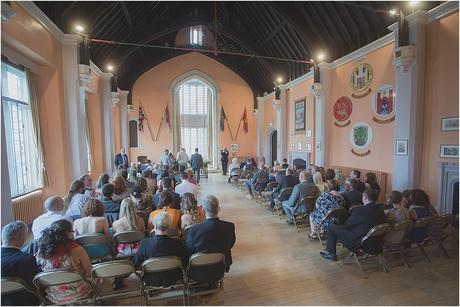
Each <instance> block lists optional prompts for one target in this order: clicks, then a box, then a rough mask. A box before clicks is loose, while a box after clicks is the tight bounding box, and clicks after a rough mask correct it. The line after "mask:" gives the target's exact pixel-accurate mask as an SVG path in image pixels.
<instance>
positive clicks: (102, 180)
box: [96, 174, 110, 199]
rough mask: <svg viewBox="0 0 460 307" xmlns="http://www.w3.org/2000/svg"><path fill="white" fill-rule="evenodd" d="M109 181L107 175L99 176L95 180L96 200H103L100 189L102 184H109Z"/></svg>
mask: <svg viewBox="0 0 460 307" xmlns="http://www.w3.org/2000/svg"><path fill="white" fill-rule="evenodd" d="M109 181H110V177H109V175H107V174H102V175H100V176H99V178H98V179H97V185H96V197H97V198H99V199H102V198H103V195H102V194H103V193H102V187H103V186H104V184H107V183H109Z"/></svg>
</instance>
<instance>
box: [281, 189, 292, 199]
mask: <svg viewBox="0 0 460 307" xmlns="http://www.w3.org/2000/svg"><path fill="white" fill-rule="evenodd" d="M292 190H293V188H284V189H282V190H281V192H280V195H279V196H278V200H279V201H281V200H282V199H286V198H288V197H289V196H291V194H292Z"/></svg>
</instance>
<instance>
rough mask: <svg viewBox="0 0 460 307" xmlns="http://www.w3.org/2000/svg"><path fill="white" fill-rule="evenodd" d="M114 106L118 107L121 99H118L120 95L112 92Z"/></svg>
mask: <svg viewBox="0 0 460 307" xmlns="http://www.w3.org/2000/svg"><path fill="white" fill-rule="evenodd" d="M111 97H112V104H113V106H116V105H117V104H118V103H119V102H120V98H118V93H116V92H112V96H111Z"/></svg>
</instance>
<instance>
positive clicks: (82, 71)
mask: <svg viewBox="0 0 460 307" xmlns="http://www.w3.org/2000/svg"><path fill="white" fill-rule="evenodd" d="M78 75H79V77H80V86H82V87H84V88H85V90H88V86H89V84H90V83H91V80H92V75H91V69H90V67H89V65H85V64H79V65H78Z"/></svg>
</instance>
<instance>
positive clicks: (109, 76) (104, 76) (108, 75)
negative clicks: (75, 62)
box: [101, 72, 113, 80]
mask: <svg viewBox="0 0 460 307" xmlns="http://www.w3.org/2000/svg"><path fill="white" fill-rule="evenodd" d="M112 77H113V74H112V73H109V72H104V73H102V74H101V79H102V80H110V79H112Z"/></svg>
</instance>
